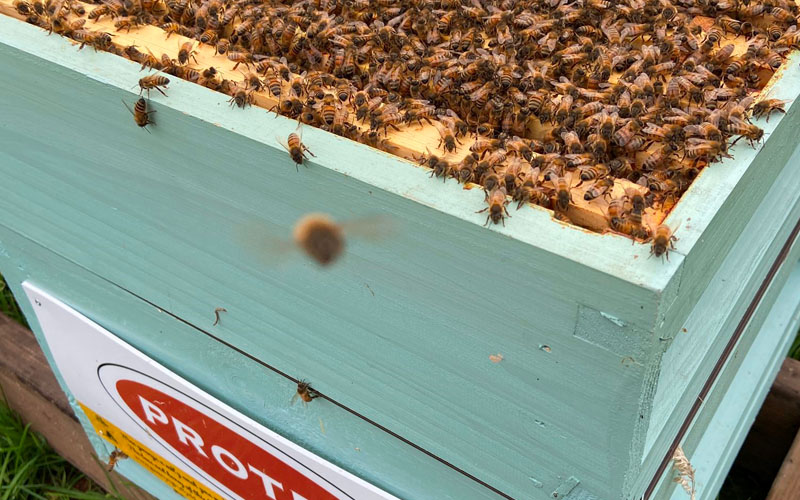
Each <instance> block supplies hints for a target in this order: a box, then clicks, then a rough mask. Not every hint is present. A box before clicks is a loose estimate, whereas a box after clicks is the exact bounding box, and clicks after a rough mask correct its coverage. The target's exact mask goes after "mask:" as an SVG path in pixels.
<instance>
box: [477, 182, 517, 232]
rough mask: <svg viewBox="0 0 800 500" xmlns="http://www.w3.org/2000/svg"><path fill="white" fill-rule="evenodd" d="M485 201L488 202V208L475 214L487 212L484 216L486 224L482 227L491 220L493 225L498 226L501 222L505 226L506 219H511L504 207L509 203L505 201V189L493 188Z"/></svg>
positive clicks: (501, 187) (500, 187)
mask: <svg viewBox="0 0 800 500" xmlns="http://www.w3.org/2000/svg"><path fill="white" fill-rule="evenodd" d="M486 201H487V202H488V204H489V206H487V207H486V208H484V209H483V210H478V211H477V212H476V213H482V212H487V211H488V212H489V213H488V214H487V215H486V223H485V224H484V225H489V221H490V220H491V221H492V222H493V223H494V224H499V223H501V222H502V223H503V225H504V226H505V225H506V217H511V215H509V213H508V210H507V209H506V205H508V203H509V202H508V199H507V193H506V188H504V187H503V186H498V187H496V188H494V189H493V190H492V192H491V193H489V195H488V196H487V199H486Z"/></svg>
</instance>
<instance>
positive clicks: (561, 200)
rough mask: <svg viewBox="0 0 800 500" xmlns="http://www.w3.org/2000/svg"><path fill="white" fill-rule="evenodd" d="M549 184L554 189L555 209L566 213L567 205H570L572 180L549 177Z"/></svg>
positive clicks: (569, 178)
mask: <svg viewBox="0 0 800 500" xmlns="http://www.w3.org/2000/svg"><path fill="white" fill-rule="evenodd" d="M550 182H551V183H552V184H553V188H554V189H555V208H556V209H558V210H559V211H561V212H566V211H567V209H568V208H569V204H570V203H572V178H571V177H568V176H567V177H562V176H551V177H550Z"/></svg>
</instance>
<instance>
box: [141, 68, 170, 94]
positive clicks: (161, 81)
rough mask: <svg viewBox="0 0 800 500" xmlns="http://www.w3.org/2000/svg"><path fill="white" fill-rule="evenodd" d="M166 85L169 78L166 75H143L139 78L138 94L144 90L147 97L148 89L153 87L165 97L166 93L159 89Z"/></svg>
mask: <svg viewBox="0 0 800 500" xmlns="http://www.w3.org/2000/svg"><path fill="white" fill-rule="evenodd" d="M167 85H169V78H167V77H166V76H163V75H159V74H155V75H148V76H145V77H143V78H140V79H139V95H142V92H144V91H145V90H146V91H147V96H148V97H149V96H150V90H152V89H155V90H157V91H159V92H161V94H162V95H163V96H164V97H166V96H167V94H166V92H164V91H163V90H162V89H161V87H164V88H167Z"/></svg>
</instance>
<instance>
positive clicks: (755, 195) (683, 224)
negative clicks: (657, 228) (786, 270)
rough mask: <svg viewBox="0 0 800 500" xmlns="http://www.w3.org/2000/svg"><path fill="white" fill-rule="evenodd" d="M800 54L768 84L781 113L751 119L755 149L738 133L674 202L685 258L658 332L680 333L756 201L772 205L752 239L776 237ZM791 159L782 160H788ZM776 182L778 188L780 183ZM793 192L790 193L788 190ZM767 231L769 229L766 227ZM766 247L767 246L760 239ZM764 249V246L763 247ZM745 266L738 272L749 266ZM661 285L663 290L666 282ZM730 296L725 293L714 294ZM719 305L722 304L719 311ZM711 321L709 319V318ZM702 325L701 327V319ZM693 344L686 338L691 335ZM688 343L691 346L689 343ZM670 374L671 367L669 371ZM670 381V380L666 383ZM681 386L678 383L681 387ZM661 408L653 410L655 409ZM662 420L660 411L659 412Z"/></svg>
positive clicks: (797, 120)
mask: <svg viewBox="0 0 800 500" xmlns="http://www.w3.org/2000/svg"><path fill="white" fill-rule="evenodd" d="M798 61H800V55H798V54H794V55H792V56H791V57H790V59H789V60H788V61H787V66H786V71H784V72H783V73H782V76H781V79H780V80H779V81H778V82H777V83H776V84H775V85H774V86H773V87H772V88H769V89H766V90H765V93H767V95H768V96H769V97H770V98H778V99H788V100H791V101H792V102H791V103H790V104H788V105H787V113H786V115H781V116H780V117H776V116H773V117H772V118H771V119H770V121H769V122H767V121H766V119H764V118H762V119H758V120H754V123H756V124H757V125H758V126H760V127H762V128H763V129H764V132H765V142H764V144H763V145H762V146H761V147H760V148H759V149H757V150H756V149H753V148H751V147H750V146H749V145H747V144H746V143H742V142H741V141H740V142H739V143H738V144H737V145H736V146H734V147H733V148H732V149H731V154H732V155H733V156H734V159H725V160H724V161H722V162H719V163H715V164H713V165H711V166H710V167H709V168H708V169H705V170H704V171H703V174H702V175H701V178H700V180H699V181H698V182H695V183H694V184H692V186H691V187H690V188H689V190H688V191H687V193H686V195H685V196H684V197H683V198H682V200H681V202H680V203H679V204H678V206H677V207H676V209H675V210H674V211H673V213H672V214H670V217H669V221H670V223H671V224H673V225H678V224H679V227H678V232H677V236H679V237H680V241H679V242H678V248H679V250H680V251H683V249H684V248H691V252H690V253H688V255H687V257H686V259H685V260H684V262H683V264H682V266H681V270H680V271H679V275H678V276H676V277H678V278H680V279H676V280H673V282H672V283H671V285H672V287H674V288H676V289H677V292H676V300H674V302H669V301H662V304H661V311H660V313H659V321H658V322H657V325H656V327H657V329H656V333H657V335H658V337H662V338H671V337H674V336H676V335H677V334H678V332H679V330H680V328H682V327H684V326H686V325H685V324H684V323H685V321H686V319H687V317H688V316H689V314H690V312H691V311H693V310H694V309H695V307H696V304H697V301H698V300H699V299H700V296H701V295H702V294H704V293H706V290H707V289H708V288H711V287H714V286H715V284H714V283H713V282H712V281H711V280H712V277H713V276H714V275H715V273H717V269H718V268H719V264H720V263H721V262H722V261H723V259H724V258H725V256H726V255H727V254H728V252H730V251H731V249H732V248H733V245H734V243H735V242H736V241H737V239H740V240H741V238H740V235H741V234H742V232H743V231H744V230H745V225H746V224H748V223H750V221H751V216H752V214H753V213H754V212H755V211H756V209H757V208H758V207H759V206H762V205H769V207H770V208H768V209H761V210H762V213H763V214H764V215H763V216H762V217H763V220H764V221H765V222H764V224H765V225H764V226H763V228H762V227H752V228H751V229H750V231H749V234H750V235H752V236H751V238H754V239H756V240H757V241H754V242H751V243H750V244H751V245H753V246H755V245H758V244H760V243H768V242H770V241H771V239H772V238H773V237H774V233H775V230H776V228H777V227H779V226H777V225H776V224H781V223H783V221H784V219H785V218H786V217H787V212H788V207H791V206H793V202H792V203H790V202H787V201H786V199H785V198H777V199H773V198H774V197H775V196H781V195H783V196H787V193H788V195H789V196H791V194H792V193H791V192H790V191H791V190H797V189H798V188H799V187H800V182H799V181H798V179H797V175H796V172H797V168H798V165H800V153H798V152H797V149H796V148H797V128H798V127H800V105H797V102H796V99H795V98H796V97H797V95H798V91H799V90H800V67H798V64H797V63H798ZM787 164H788V165H789V166H788V167H786V165H787ZM776 179H780V180H779V183H781V184H782V185H783V186H784V189H783V191H782V192H781V193H771V192H770V193H769V194H768V191H769V190H770V189H773V191H774V190H775V188H773V184H774V183H775V180H776ZM778 189H779V188H778ZM791 199H792V200H794V198H791ZM769 231H772V232H769ZM764 248H765V247H764ZM762 251H763V249H762ZM753 252H754V253H753V254H752V258H753V259H754V260H758V259H759V258H760V257H761V255H762V253H759V251H758V250H754V251H753ZM747 271H748V268H745V269H744V270H738V271H735V272H739V273H741V272H747ZM729 283H733V284H734V286H735V284H736V283H737V280H736V279H735V277H734V276H731V278H730V281H729ZM716 286H717V289H719V290H722V289H727V288H729V287H730V285H720V284H719V283H717V284H716ZM665 291H666V290H665ZM719 300H720V302H721V303H727V302H726V300H725V299H722V298H720V299H719ZM723 311H725V312H724V313H723ZM729 311H730V309H729V308H725V307H714V308H713V310H712V313H714V314H716V315H717V316H719V315H724V314H727V313H728V312H729ZM709 321H712V322H713V320H712V319H711V318H709ZM703 329H706V326H705V324H703ZM690 345H691V343H690ZM690 350H696V349H695V347H694V346H692V347H689V348H688V349H687V352H688V351H690ZM665 367H666V368H667V370H672V372H673V374H675V373H678V374H680V373H683V372H685V369H683V367H678V366H676V365H675V364H670V363H667V364H666V365H665ZM667 377H669V375H667ZM669 385H670V386H671V385H672V384H669ZM682 390H683V389H682V388H681V387H680V386H678V387H677V388H676V389H675V391H676V392H678V393H680V392H682ZM659 402H660V403H661V405H662V407H661V410H662V411H669V409H670V408H672V407H673V406H674V403H675V401H674V398H670V397H667V398H664V399H659ZM657 412H658V410H657ZM659 421H660V422H661V423H662V424H663V423H664V419H663V418H660V417H659Z"/></svg>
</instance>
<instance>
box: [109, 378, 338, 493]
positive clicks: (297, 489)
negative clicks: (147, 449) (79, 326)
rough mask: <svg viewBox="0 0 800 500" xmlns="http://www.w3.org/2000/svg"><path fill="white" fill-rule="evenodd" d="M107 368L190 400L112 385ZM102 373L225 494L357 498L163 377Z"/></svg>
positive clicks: (120, 381) (137, 385)
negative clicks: (169, 383)
mask: <svg viewBox="0 0 800 500" xmlns="http://www.w3.org/2000/svg"><path fill="white" fill-rule="evenodd" d="M105 367H109V368H111V367H114V368H117V369H122V370H124V371H127V372H130V373H131V374H135V375H134V377H133V378H139V379H142V378H143V379H145V380H148V381H152V382H155V384H154V385H158V386H161V388H162V389H165V390H169V391H174V393H175V394H178V395H180V396H182V397H183V399H185V400H188V401H190V402H191V404H187V403H186V402H184V401H181V400H180V399H178V398H176V397H173V396H171V395H169V394H167V393H165V392H163V391H162V390H159V389H156V388H154V387H151V386H150V385H147V384H146V383H143V382H141V381H137V380H132V379H130V378H122V377H120V378H116V379H115V380H113V386H112V387H109V386H108V385H107V384H106V380H104V377H103V376H102V373H101V372H102V371H103V369H104V368H105ZM114 371H116V370H114ZM97 373H98V377H99V379H100V382H101V384H102V385H103V388H104V389H105V390H106V392H107V393H108V394H109V396H110V397H111V398H112V399H113V400H114V402H115V403H117V405H118V406H119V407H120V409H122V410H123V412H125V414H127V415H128V416H129V417H131V419H132V420H133V421H134V422H135V423H136V424H137V425H138V426H139V427H141V428H142V429H143V430H145V432H147V433H148V434H150V435H151V436H153V434H155V436H153V437H154V438H156V439H157V440H158V441H159V442H161V443H162V444H163V445H165V448H167V449H168V450H169V451H170V452H171V453H172V454H173V455H175V456H176V458H178V459H179V460H180V461H181V462H183V463H184V464H186V465H187V466H189V467H190V468H191V469H192V470H193V471H194V472H196V473H198V474H200V475H201V476H203V477H204V478H206V479H207V480H208V481H209V482H210V483H211V484H213V485H217V486H222V488H221V490H222V491H221V493H223V494H225V495H226V496H230V494H233V498H242V499H244V500H341V499H352V498H353V497H351V496H350V495H348V494H347V493H345V492H343V491H342V490H340V489H339V488H337V487H336V486H334V485H333V484H331V483H330V481H328V480H327V479H326V478H324V477H322V476H320V475H319V474H317V473H316V472H314V471H313V470H310V469H309V468H308V467H307V466H305V465H304V464H302V463H301V462H298V461H297V460H296V459H294V458H293V457H291V456H289V455H287V454H286V453H285V452H283V451H282V450H280V449H278V448H276V447H275V446H274V445H272V444H271V443H268V442H266V441H264V440H263V439H262V438H260V437H258V436H256V435H254V434H253V433H252V432H250V431H248V430H247V429H244V428H243V427H241V426H240V425H238V424H236V423H235V422H233V421H231V419H229V418H227V417H225V416H224V415H222V414H220V413H219V412H218V411H216V410H214V409H213V408H209V407H208V406H207V405H205V404H203V403H201V402H200V401H197V400H196V399H195V398H193V397H191V396H190V395H188V394H186V393H184V392H182V391H179V390H177V389H175V388H174V387H172V386H170V385H168V384H165V383H164V382H161V381H160V380H158V379H155V378H153V377H151V376H149V375H146V374H144V373H141V372H139V371H137V370H133V369H131V368H128V367H125V366H122V365H117V364H105V365H101V366H99V367H98V370H97ZM109 382H110V381H109ZM199 408H202V410H200V409H199ZM232 427H233V428H232ZM156 436H157V437H156ZM309 476H312V477H309ZM321 483H323V484H324V485H323V484H321ZM331 489H334V490H335V493H334V492H331V491H330V490H331Z"/></svg>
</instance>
